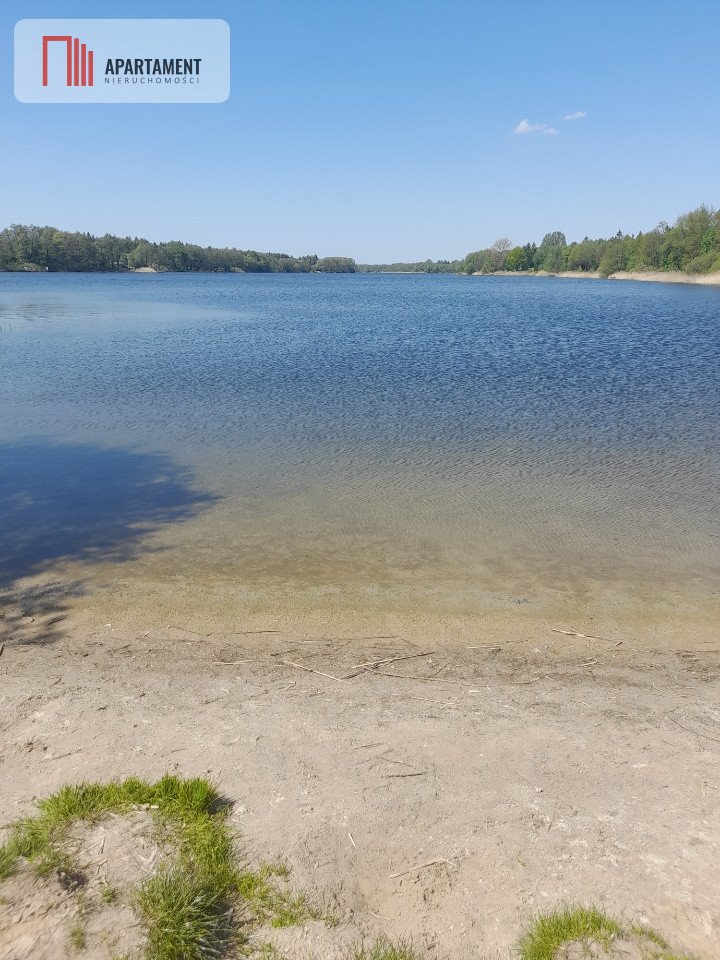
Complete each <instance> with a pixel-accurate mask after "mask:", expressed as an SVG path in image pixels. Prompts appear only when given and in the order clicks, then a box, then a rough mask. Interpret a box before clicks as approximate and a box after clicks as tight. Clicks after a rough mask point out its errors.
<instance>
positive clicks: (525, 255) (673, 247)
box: [0, 206, 720, 277]
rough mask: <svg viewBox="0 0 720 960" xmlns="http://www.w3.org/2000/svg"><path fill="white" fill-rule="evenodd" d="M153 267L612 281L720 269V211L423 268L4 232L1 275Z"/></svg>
mask: <svg viewBox="0 0 720 960" xmlns="http://www.w3.org/2000/svg"><path fill="white" fill-rule="evenodd" d="M142 268H145V269H147V268H150V269H152V270H157V271H160V272H166V271H173V272H187V271H208V272H231V273H355V272H356V271H357V272H364V273H377V272H384V273H496V272H498V271H506V270H511V271H516V272H523V273H525V272H527V273H529V272H537V271H545V272H548V273H562V272H564V271H578V272H582V273H599V274H600V275H601V276H605V277H607V276H610V274H612V273H617V272H621V271H636V270H638V271H642V270H660V271H663V270H680V271H683V272H685V273H694V274H702V273H712V272H715V271H720V211H717V210H714V209H713V208H712V207H706V206H700V207H698V208H697V209H696V210H692V211H691V212H690V213H686V214H684V215H683V216H681V217H678V219H677V220H676V222H675V223H674V224H673V226H669V225H668V224H667V223H665V222H663V223H660V224H658V226H657V227H655V228H654V229H653V230H649V231H648V232H647V233H638V234H624V233H622V231H620V230H618V232H617V233H616V234H615V236H614V237H610V238H609V239H599V240H591V239H590V238H588V237H585V239H584V240H582V241H580V242H573V243H568V242H567V240H566V239H565V234H564V233H562V231H560V230H555V231H553V232H551V233H547V234H545V236H544V237H543V239H542V241H541V242H540V244H535V243H526V244H525V245H524V246H513V245H512V243H511V242H510V241H509V240H508V239H507V238H505V237H503V238H501V239H500V240H497V241H496V242H495V243H494V244H493V245H492V246H490V247H487V248H485V249H483V250H476V251H473V252H472V253H468V254H467V256H466V257H465V258H464V259H463V260H425V261H422V262H419V263H391V264H356V263H355V261H354V260H352V259H351V258H350V257H323V258H319V257H317V256H314V255H313V256H305V257H291V256H289V255H288V254H285V253H258V252H257V251H255V250H238V249H236V248H235V247H222V248H220V247H200V246H197V245H195V244H191V243H180V242H179V241H172V242H170V243H150V241H149V240H144V239H141V238H138V237H116V236H113V235H112V234H109V233H106V234H105V235H104V236H102V237H95V236H93V235H92V234H89V233H69V232H67V231H65V230H57V229H56V228H55V227H33V226H23V225H21V224H15V225H13V226H11V227H8V228H6V229H5V230H2V231H1V232H0V270H43V271H44V270H48V271H53V272H55V271H77V272H93V271H113V272H118V271H124V270H137V269H142Z"/></svg>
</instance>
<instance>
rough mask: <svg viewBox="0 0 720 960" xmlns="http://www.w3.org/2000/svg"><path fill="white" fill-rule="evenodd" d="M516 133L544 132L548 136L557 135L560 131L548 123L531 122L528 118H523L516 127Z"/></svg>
mask: <svg viewBox="0 0 720 960" xmlns="http://www.w3.org/2000/svg"><path fill="white" fill-rule="evenodd" d="M514 132H515V133H544V134H545V135H546V136H548V137H554V136H557V134H559V133H560V131H559V130H556V129H555V127H551V126H548V124H547V123H529V122H528V121H527V120H521V121H520V123H519V124H518V125H517V126H516V127H515V131H514Z"/></svg>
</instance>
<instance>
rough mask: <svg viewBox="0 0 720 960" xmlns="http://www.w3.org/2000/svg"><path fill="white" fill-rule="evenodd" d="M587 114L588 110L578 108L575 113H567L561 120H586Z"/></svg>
mask: <svg viewBox="0 0 720 960" xmlns="http://www.w3.org/2000/svg"><path fill="white" fill-rule="evenodd" d="M586 116H587V111H585V110H576V111H575V113H566V114H564V116H562V117H560V119H561V120H584V119H585V117H586Z"/></svg>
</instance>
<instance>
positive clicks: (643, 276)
mask: <svg viewBox="0 0 720 960" xmlns="http://www.w3.org/2000/svg"><path fill="white" fill-rule="evenodd" d="M473 276H476V277H479V276H494V277H566V278H568V279H571V280H572V279H574V280H603V279H606V280H641V281H647V282H649V283H699V284H704V285H705V286H711V287H717V286H720V273H682V271H680V270H637V271H620V272H618V273H611V274H610V276H609V277H603V276H602V275H601V274H599V273H598V272H597V271H596V270H585V271H581V270H564V271H562V272H560V273H548V272H547V271H546V270H538V271H536V272H528V271H527V270H498V271H496V272H495V273H493V274H481V273H475V274H473Z"/></svg>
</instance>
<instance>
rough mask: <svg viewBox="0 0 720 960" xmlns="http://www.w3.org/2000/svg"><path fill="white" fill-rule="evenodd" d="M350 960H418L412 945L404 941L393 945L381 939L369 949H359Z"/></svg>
mask: <svg viewBox="0 0 720 960" xmlns="http://www.w3.org/2000/svg"><path fill="white" fill-rule="evenodd" d="M350 960H418V957H417V954H416V953H415V952H414V951H413V949H412V947H411V946H410V944H408V943H405V942H403V941H399V942H397V943H393V942H392V941H390V940H386V939H385V938H384V937H381V938H380V939H379V940H376V941H375V942H374V943H373V944H371V945H370V946H369V947H365V946H363V947H358V948H357V949H356V950H355V951H354V953H353V954H352V956H351V958H350Z"/></svg>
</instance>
